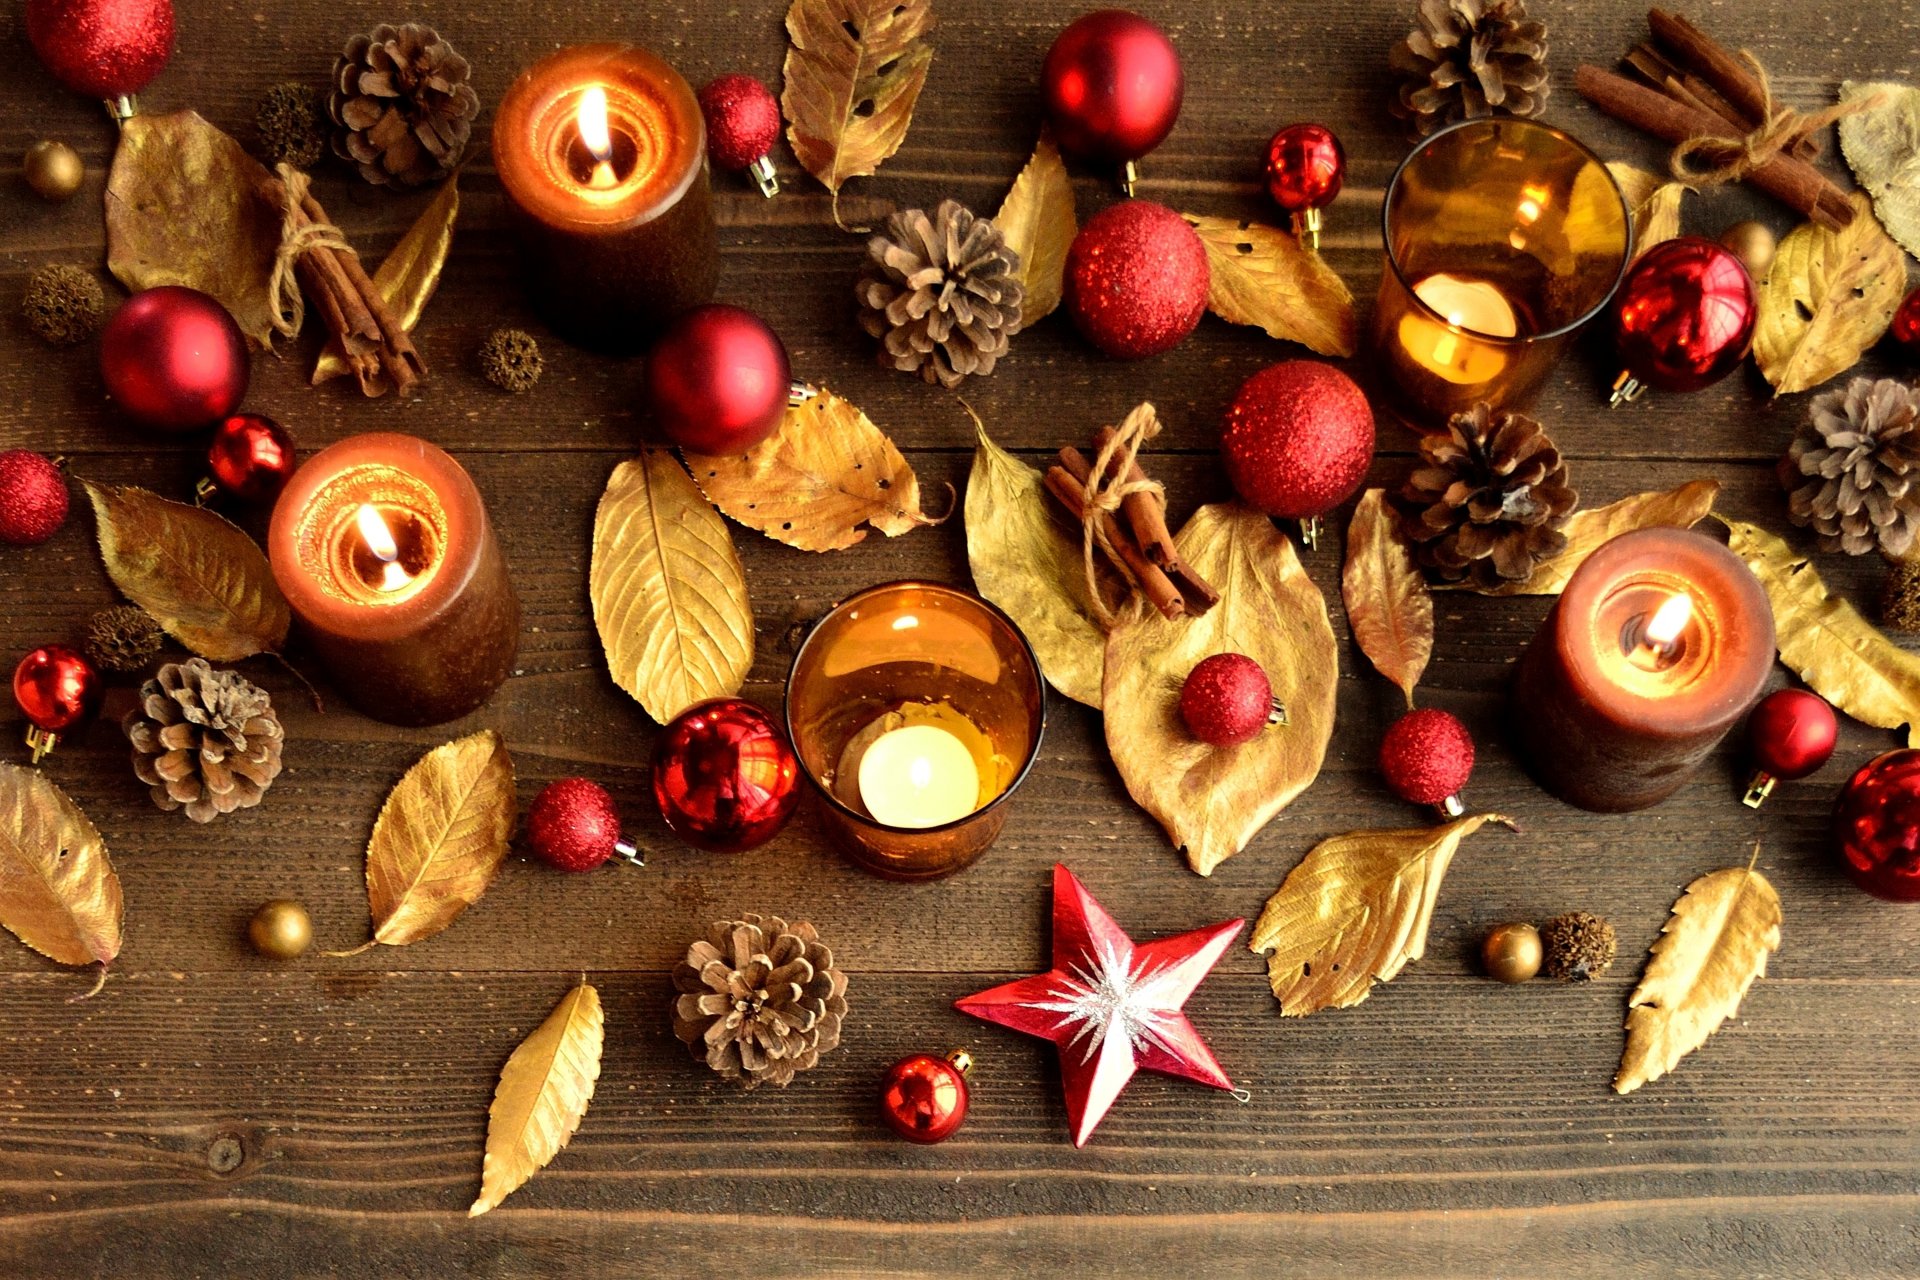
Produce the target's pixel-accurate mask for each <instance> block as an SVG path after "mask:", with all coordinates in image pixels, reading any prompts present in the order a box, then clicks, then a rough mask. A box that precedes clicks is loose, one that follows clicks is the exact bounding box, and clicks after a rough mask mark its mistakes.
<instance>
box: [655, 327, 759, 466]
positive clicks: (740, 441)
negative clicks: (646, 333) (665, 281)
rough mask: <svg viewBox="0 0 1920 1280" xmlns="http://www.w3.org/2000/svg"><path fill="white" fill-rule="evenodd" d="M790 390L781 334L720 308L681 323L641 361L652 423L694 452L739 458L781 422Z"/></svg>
mask: <svg viewBox="0 0 1920 1280" xmlns="http://www.w3.org/2000/svg"><path fill="white" fill-rule="evenodd" d="M792 385H793V371H792V369H791V367H790V366H789V365H788V363H787V348H786V347H785V346H784V345H783V344H782V343H781V341H780V335H779V334H777V333H775V332H774V331H773V330H772V329H770V328H768V327H767V322H766V321H764V320H762V319H761V318H760V317H759V316H757V315H755V314H753V312H751V311H748V310H747V309H746V308H744V307H733V306H728V305H727V304H726V303H724V302H710V303H708V304H706V305H705V306H700V307H695V308H693V310H691V311H688V312H686V313H684V314H682V315H681V316H679V317H678V318H677V319H675V320H674V322H673V323H672V324H671V325H669V326H668V328H667V331H666V333H665V334H664V335H662V337H661V339H660V341H659V342H658V343H656V344H655V345H654V348H653V350H652V351H651V352H650V353H649V354H648V356H647V406H648V408H649V409H650V410H651V411H652V413H653V419H654V421H655V422H657V423H659V425H660V430H661V431H662V432H664V433H665V434H666V437H667V439H669V440H671V441H673V442H674V443H675V444H677V445H679V446H680V447H681V448H683V449H689V450H691V451H693V452H694V453H714V454H731V453H742V452H745V451H746V450H748V449H751V448H753V446H755V445H756V444H759V443H760V442H761V441H762V440H765V439H766V438H767V437H768V436H770V435H772V434H773V433H774V431H775V429H776V428H778V427H779V425H780V421H781V419H782V418H784V417H785V416H786V412H787V393H788V390H789V388H790V387H791V386H792Z"/></svg>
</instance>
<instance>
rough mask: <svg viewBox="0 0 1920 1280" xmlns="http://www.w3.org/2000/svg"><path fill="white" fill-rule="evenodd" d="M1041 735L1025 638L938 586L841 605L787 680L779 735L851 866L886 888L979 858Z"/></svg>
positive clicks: (887, 588) (1039, 696) (870, 594)
mask: <svg viewBox="0 0 1920 1280" xmlns="http://www.w3.org/2000/svg"><path fill="white" fill-rule="evenodd" d="M1045 727H1046V692H1045V689H1044V687H1043V686H1042V684H1041V682H1040V663H1039V661H1038V660H1037V659H1036V658H1035V657H1034V654H1033V649H1032V648H1031V647H1030V646H1029V645H1028V644H1027V640H1026V637H1025V636H1023V635H1021V634H1020V629H1019V628H1018V627H1016V626H1015V625H1014V624H1013V620H1012V619H1010V618H1008V617H1007V615H1006V614H1004V613H1002V612H1001V611H1000V610H999V609H997V608H995V607H994V606H993V605H991V604H989V603H987V602H986V601H985V600H982V599H981V598H980V597H979V596H976V595H974V594H973V593H971V592H968V591H962V590H960V589H958V588H956V587H948V586H942V585H940V584H938V583H932V582H894V583H888V584H886V585H884V586H878V587H870V588H868V589H867V590H865V591H862V592H860V593H859V594H858V595H855V596H853V597H851V598H849V599H847V600H845V601H843V602H842V603H841V604H840V605H838V606H837V607H835V609H834V610H833V612H831V613H829V614H828V615H827V616H826V617H825V618H823V619H821V620H820V622H819V624H818V625H817V626H815V627H814V629H813V631H812V633H811V634H809V635H808V636H807V639H806V642H805V643H804V644H802V645H801V646H800V652H799V653H798V654H796V655H795V656H794V659H793V672H792V674H791V675H790V676H789V677H788V679H787V731H788V733H789V734H790V735H791V736H792V738H793V747H794V753H795V754H796V755H797V756H798V757H799V760H800V767H801V770H802V771H803V772H804V773H805V774H806V776H807V778H808V780H809V781H810V782H811V783H812V784H813V786H814V788H815V789H816V790H817V791H818V792H819V793H820V804H819V806H818V808H819V812H820V815H821V823H822V825H823V826H824V827H825V828H826V830H827V833H828V834H829V835H830V836H831V837H832V838H833V840H834V842H835V844H837V845H838V846H839V847H840V848H841V849H842V850H843V851H845V852H846V854H847V855H848V856H849V857H851V858H852V859H853V860H854V861H855V862H857V863H858V864H860V865H861V866H862V867H865V868H866V869H867V870H869V871H872V872H875V873H876V874H879V875H883V876H887V877H890V878H893V879H898V880H930V879H933V878H934V877H936V876H944V875H951V874H952V873H953V872H955V871H958V870H960V869H961V868H962V867H965V866H967V865H969V864H970V863H972V862H973V860H974V859H976V858H978V857H979V856H980V855H981V854H982V853H984V852H985V851H986V849H987V846H988V845H990V844H992V843H993V841H994V839H995V837H997V836H998V835H999V834H1000V828H1001V827H1002V826H1003V825H1004V824H1005V823H1006V818H1007V808H1006V802H1007V800H1008V798H1009V797H1010V796H1011V795H1012V794H1013V792H1014V790H1015V789H1016V788H1018V787H1019V785H1020V783H1021V781H1022V779H1024V778H1025V777H1026V775H1027V771H1028V770H1029V769H1030V768H1032V766H1033V762H1034V760H1035V758H1036V757H1038V755H1039V753H1040V735H1041V732H1042V731H1043V729H1044V728H1045Z"/></svg>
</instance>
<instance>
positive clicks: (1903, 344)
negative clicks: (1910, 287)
mask: <svg viewBox="0 0 1920 1280" xmlns="http://www.w3.org/2000/svg"><path fill="white" fill-rule="evenodd" d="M1888 331H1889V332H1890V333H1892V334H1893V340H1894V341H1895V342H1897V343H1899V344H1900V349H1901V350H1902V351H1904V352H1906V354H1907V356H1908V358H1909V359H1920V289H1915V290H1914V291H1913V292H1912V293H1909V294H1908V295H1907V296H1906V297H1905V298H1904V299H1903V300H1902V301H1901V303H1900V306H1899V308H1898V309H1897V310H1896V311H1895V312H1894V313H1893V324H1892V326H1891V327H1890V328H1889V330H1888Z"/></svg>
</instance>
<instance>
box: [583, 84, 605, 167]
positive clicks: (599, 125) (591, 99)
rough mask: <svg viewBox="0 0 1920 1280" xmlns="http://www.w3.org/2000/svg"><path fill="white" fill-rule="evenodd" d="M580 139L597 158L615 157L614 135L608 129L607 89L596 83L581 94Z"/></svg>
mask: <svg viewBox="0 0 1920 1280" xmlns="http://www.w3.org/2000/svg"><path fill="white" fill-rule="evenodd" d="M576 124H577V125H578V127H579V129H580V141H581V142H584V143H585V144H586V146H587V150H589V151H591V152H593V158H594V159H595V160H603V161H604V160H611V159H613V135H612V134H611V133H609V132H608V131H607V91H606V90H605V89H602V88H601V87H600V86H599V85H594V86H593V87H592V88H591V89H588V90H587V91H586V92H585V93H583V94H581V95H580V114H579V116H578V117H577V119H576Z"/></svg>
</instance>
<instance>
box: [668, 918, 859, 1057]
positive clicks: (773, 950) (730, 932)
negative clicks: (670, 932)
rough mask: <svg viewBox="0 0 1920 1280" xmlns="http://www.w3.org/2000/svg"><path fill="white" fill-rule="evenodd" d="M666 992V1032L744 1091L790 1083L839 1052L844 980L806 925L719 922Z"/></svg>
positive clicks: (693, 948) (677, 971) (678, 968)
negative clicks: (669, 995) (671, 997)
mask: <svg viewBox="0 0 1920 1280" xmlns="http://www.w3.org/2000/svg"><path fill="white" fill-rule="evenodd" d="M673 985H674V988H675V989H676V990H677V991H679V992H680V996H679V998H678V999H677V1000H675V1001H674V1003H673V1033H674V1034H675V1035H677V1036H679V1037H680V1039H681V1040H682V1041H684V1042H685V1043H686V1046H687V1048H688V1049H689V1050H691V1051H692V1053H693V1056H694V1057H696V1058H699V1059H701V1060H702V1061H704V1062H705V1063H706V1064H707V1065H708V1066H709V1067H712V1068H713V1069H714V1070H715V1071H718V1072H719V1073H720V1074H721V1075H722V1076H724V1077H726V1078H727V1079H729V1080H734V1081H738V1082H739V1083H740V1085H741V1086H742V1087H744V1088H748V1089H752V1088H754V1087H755V1086H757V1085H761V1084H777V1085H785V1084H788V1083H790V1082H791V1081H792V1080H793V1077H794V1076H795V1075H797V1074H798V1073H800V1072H802V1071H805V1070H806V1069H807V1068H809V1067H811V1066H813V1065H815V1064H816V1063H818V1062H819V1061H820V1055H821V1054H823V1053H826V1052H828V1051H829V1050H831V1049H833V1047H834V1046H836V1045H838V1044H839V1043H840V1024H841V1021H842V1020H843V1019H844V1018H845V1017H846V1016H847V975H846V974H844V973H842V972H841V971H840V970H838V969H835V968H834V967H833V952H831V951H829V950H828V949H827V947H826V945H825V944H824V943H822V942H821V941H820V935H819V934H817V933H816V932H814V928H813V926H812V925H810V924H807V923H806V922H804V921H802V922H800V923H798V924H794V925H792V926H789V925H788V924H787V922H786V921H784V920H782V919H781V918H780V917H778V916H757V915H749V916H744V917H742V918H741V919H739V920H721V921H717V922H716V923H715V924H714V925H713V927H712V928H711V929H709V930H708V931H707V936H706V938H705V940H703V941H700V942H696V943H694V944H693V945H692V946H690V947H688V948H687V958H686V959H685V960H684V961H683V962H681V963H680V964H678V965H675V966H674V970H673Z"/></svg>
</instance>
